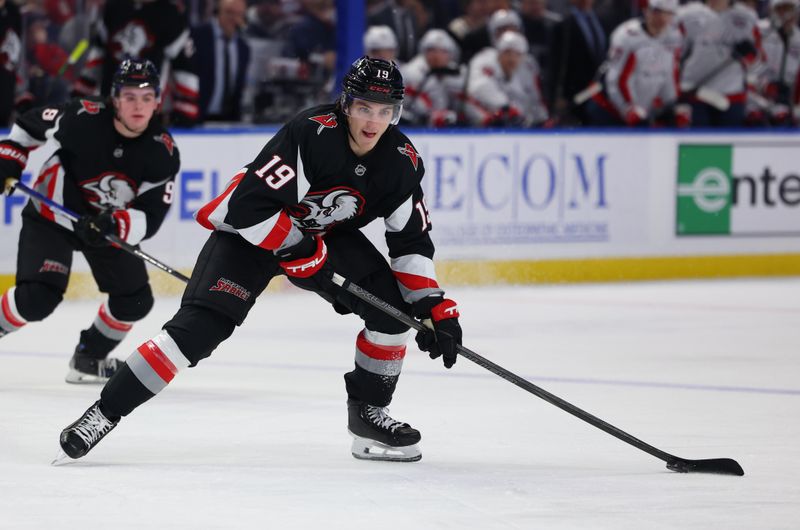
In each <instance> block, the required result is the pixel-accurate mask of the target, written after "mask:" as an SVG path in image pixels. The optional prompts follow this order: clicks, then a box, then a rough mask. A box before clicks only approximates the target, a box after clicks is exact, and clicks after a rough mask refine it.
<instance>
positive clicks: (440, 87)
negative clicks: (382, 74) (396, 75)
mask: <svg viewBox="0 0 800 530" xmlns="http://www.w3.org/2000/svg"><path fill="white" fill-rule="evenodd" d="M419 44H420V53H419V54H418V55H417V56H416V57H414V58H413V59H412V60H411V61H410V62H408V63H407V64H405V65H403V66H401V68H400V70H401V72H402V74H403V79H404V80H405V83H406V99H405V103H404V104H403V117H402V118H403V120H404V121H405V122H406V123H409V124H412V125H421V126H430V127H445V126H451V125H456V124H457V123H460V122H462V121H463V117H460V116H459V111H460V110H461V106H462V105H461V104H462V101H463V91H464V83H465V81H466V71H465V70H466V68H464V67H463V66H462V65H459V63H458V55H459V49H458V45H457V44H456V41H455V40H453V38H452V37H451V36H450V35H449V34H448V33H447V32H446V31H444V30H441V29H432V30H429V31H428V32H427V33H426V34H425V35H424V36H423V37H422V40H421V41H420V43H419Z"/></svg>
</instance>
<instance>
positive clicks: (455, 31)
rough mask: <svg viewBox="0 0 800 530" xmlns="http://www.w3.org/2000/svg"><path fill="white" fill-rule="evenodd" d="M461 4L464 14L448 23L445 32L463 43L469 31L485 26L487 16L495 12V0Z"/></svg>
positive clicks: (465, 1) (468, 1) (477, 0)
mask: <svg viewBox="0 0 800 530" xmlns="http://www.w3.org/2000/svg"><path fill="white" fill-rule="evenodd" d="M461 4H462V6H463V13H464V14H463V15H461V16H460V17H458V18H455V19H453V20H452V21H450V23H449V24H448V25H447V31H449V32H450V34H452V35H453V36H454V37H455V38H456V39H458V40H459V41H460V42H463V41H464V38H465V37H466V36H467V34H468V33H469V32H470V31H473V30H476V29H478V28H480V27H482V26H484V25H485V24H486V21H487V20H489V16H490V15H491V14H492V13H493V12H494V11H495V7H494V4H495V0H463V1H462V2H461Z"/></svg>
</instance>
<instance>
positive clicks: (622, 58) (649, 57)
mask: <svg viewBox="0 0 800 530" xmlns="http://www.w3.org/2000/svg"><path fill="white" fill-rule="evenodd" d="M680 42H681V37H680V33H679V32H678V30H677V29H675V28H668V29H666V30H665V31H664V32H663V33H662V34H661V35H659V36H658V37H653V36H652V35H650V34H649V33H648V32H647V30H646V28H645V27H644V23H643V21H642V20H641V19H639V18H634V19H631V20H628V21H627V22H624V23H623V24H621V25H620V26H619V27H617V29H616V30H614V33H612V34H611V46H610V48H609V51H608V70H607V71H606V74H605V77H604V86H605V90H606V93H607V94H608V99H609V100H610V101H611V103H612V104H613V105H614V107H615V108H616V109H617V111H618V112H619V113H620V115H621V116H625V113H626V112H627V111H628V109H630V108H631V107H639V108H641V109H643V110H645V111H647V112H648V113H650V112H652V111H653V110H654V109H657V108H658V107H661V106H663V105H668V104H670V103H673V102H674V101H675V100H676V99H677V97H678V91H677V87H676V81H677V79H676V76H677V68H678V54H679V53H680V49H679V46H680Z"/></svg>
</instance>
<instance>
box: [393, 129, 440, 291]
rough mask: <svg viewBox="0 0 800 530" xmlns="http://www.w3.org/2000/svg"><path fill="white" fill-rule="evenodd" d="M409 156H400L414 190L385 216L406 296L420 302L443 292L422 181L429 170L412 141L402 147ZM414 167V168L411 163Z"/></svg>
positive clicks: (395, 266) (400, 165)
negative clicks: (439, 281)
mask: <svg viewBox="0 0 800 530" xmlns="http://www.w3.org/2000/svg"><path fill="white" fill-rule="evenodd" d="M398 152H399V153H400V155H402V156H403V157H408V159H406V160H398V163H397V164H398V166H397V167H398V168H401V169H400V173H401V175H402V176H403V177H404V178H402V179H400V178H398V181H400V182H404V183H405V185H407V186H408V185H410V186H412V189H411V192H410V193H407V194H406V195H405V198H404V199H403V200H402V202H400V203H399V204H397V205H396V206H393V208H392V209H391V211H390V212H389V213H388V214H387V215H386V216H385V217H384V222H385V225H386V244H387V246H388V247H389V258H390V264H391V268H392V272H393V273H394V276H395V278H396V279H397V284H398V286H399V287H400V292H401V293H402V295H403V298H404V299H405V301H406V302H408V303H413V302H416V301H417V300H420V299H422V298H424V297H426V296H429V295H432V294H443V293H444V291H443V290H442V289H441V288H439V284H438V283H437V281H436V270H435V268H434V265H433V254H434V245H433V241H432V240H431V237H430V231H431V228H432V227H431V219H430V215H429V213H428V208H427V207H426V206H425V200H424V196H423V192H422V186H421V184H420V183H421V181H422V177H423V175H424V173H425V168H424V165H423V163H422V158H421V157H420V156H419V153H417V151H416V149H415V148H414V146H413V145H412V144H411V142H410V141H407V142H406V143H405V145H404V146H403V147H402V148H401V149H400V150H399V151H398ZM409 163H410V165H411V166H412V167H413V170H412V169H410V168H409V167H408V165H409Z"/></svg>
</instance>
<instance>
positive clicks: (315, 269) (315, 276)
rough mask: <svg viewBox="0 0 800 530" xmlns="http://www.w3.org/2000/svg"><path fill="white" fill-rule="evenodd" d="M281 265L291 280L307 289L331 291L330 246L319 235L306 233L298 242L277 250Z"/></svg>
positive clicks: (276, 253) (333, 285)
mask: <svg viewBox="0 0 800 530" xmlns="http://www.w3.org/2000/svg"><path fill="white" fill-rule="evenodd" d="M275 255H276V256H277V257H278V259H279V260H280V262H279V265H280V266H281V268H283V270H284V272H286V276H287V277H288V278H289V281H290V282H292V283H293V284H294V285H296V286H297V287H300V288H301V289H305V290H307V291H314V292H317V293H318V292H331V290H332V288H334V287H335V284H334V283H333V282H332V281H331V278H332V277H333V268H332V267H331V266H330V264H329V263H328V247H327V246H326V245H325V242H324V241H323V240H322V237H320V236H318V235H310V234H306V235H305V236H303V239H301V240H300V241H299V242H298V243H295V244H294V245H292V246H291V247H287V248H285V249H282V250H276V251H275Z"/></svg>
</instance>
